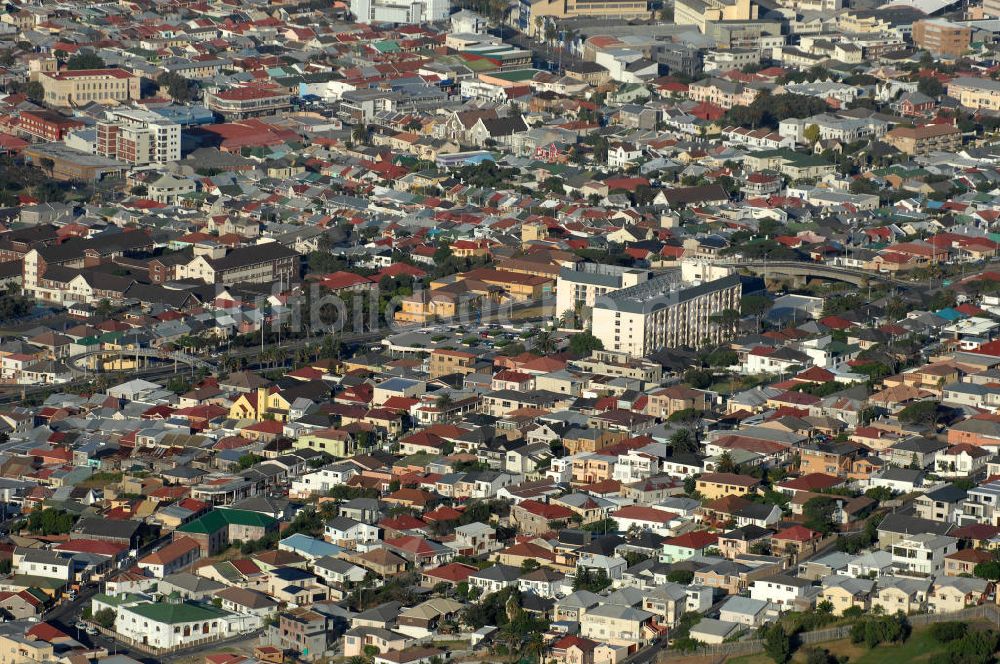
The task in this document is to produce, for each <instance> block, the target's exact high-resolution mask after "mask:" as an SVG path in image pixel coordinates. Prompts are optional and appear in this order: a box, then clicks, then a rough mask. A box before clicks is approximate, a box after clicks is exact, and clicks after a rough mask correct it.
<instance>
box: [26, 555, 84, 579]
mask: <svg viewBox="0 0 1000 664" xmlns="http://www.w3.org/2000/svg"><path fill="white" fill-rule="evenodd" d="M12 562H13V570H14V573H15V574H22V575H25V576H41V577H44V578H46V579H56V580H58V581H69V580H70V579H72V577H73V571H74V564H73V559H72V557H70V556H68V555H65V554H62V553H57V552H55V551H48V550H44V549H21V548H15V549H14V559H13V561H12Z"/></svg>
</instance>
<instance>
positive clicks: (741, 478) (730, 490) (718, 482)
mask: <svg viewBox="0 0 1000 664" xmlns="http://www.w3.org/2000/svg"><path fill="white" fill-rule="evenodd" d="M759 486H760V480H758V479H757V478H756V477H751V476H750V475H737V474H735V473H705V474H704V475H702V476H701V477H699V478H698V493H700V494H701V495H702V496H704V497H705V498H707V499H709V500H715V499H717V498H725V497H726V496H746V495H748V494H752V493H756V492H757V487H759Z"/></svg>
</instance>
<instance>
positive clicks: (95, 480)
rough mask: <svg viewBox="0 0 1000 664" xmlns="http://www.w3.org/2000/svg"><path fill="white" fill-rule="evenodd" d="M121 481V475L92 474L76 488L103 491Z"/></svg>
mask: <svg viewBox="0 0 1000 664" xmlns="http://www.w3.org/2000/svg"><path fill="white" fill-rule="evenodd" d="M121 481H122V473H94V474H93V475H91V476H90V477H88V478H87V479H85V480H84V481H82V482H80V483H79V484H77V486H80V487H84V488H87V489H103V488H105V487H107V486H110V485H112V484H118V483H119V482H121Z"/></svg>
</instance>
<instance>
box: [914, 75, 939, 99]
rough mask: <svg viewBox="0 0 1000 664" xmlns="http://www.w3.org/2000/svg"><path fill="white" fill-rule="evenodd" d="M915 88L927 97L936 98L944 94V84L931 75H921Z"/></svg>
mask: <svg viewBox="0 0 1000 664" xmlns="http://www.w3.org/2000/svg"><path fill="white" fill-rule="evenodd" d="M917 90H918V91H920V92H922V93H923V94H925V95H927V96H928V97H933V98H935V99H937V98H938V97H940V96H941V95H943V94H944V85H942V84H941V81H939V80H937V79H936V78H935V77H933V76H921V77H920V78H919V79H918V80H917Z"/></svg>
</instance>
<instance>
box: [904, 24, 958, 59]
mask: <svg viewBox="0 0 1000 664" xmlns="http://www.w3.org/2000/svg"><path fill="white" fill-rule="evenodd" d="M971 41H972V28H971V27H969V26H967V25H961V24H958V23H952V22H951V21H946V20H944V19H939V18H928V19H924V20H922V21H917V22H916V23H914V24H913V43H914V44H916V45H917V46H919V47H920V48H922V49H925V50H927V51H930V52H931V54H932V55H934V56H937V57H941V58H958V57H961V56H962V55H964V54H965V52H966V51H968V50H969V43H970V42H971Z"/></svg>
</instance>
